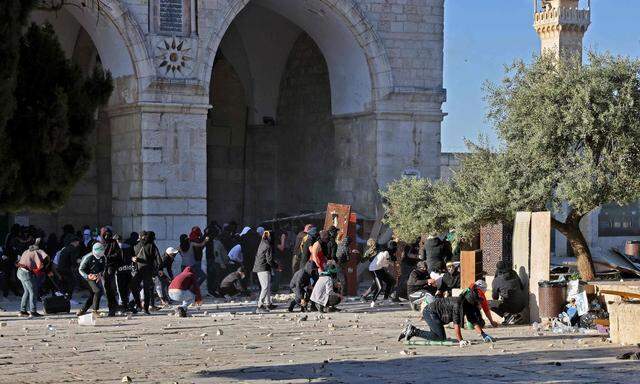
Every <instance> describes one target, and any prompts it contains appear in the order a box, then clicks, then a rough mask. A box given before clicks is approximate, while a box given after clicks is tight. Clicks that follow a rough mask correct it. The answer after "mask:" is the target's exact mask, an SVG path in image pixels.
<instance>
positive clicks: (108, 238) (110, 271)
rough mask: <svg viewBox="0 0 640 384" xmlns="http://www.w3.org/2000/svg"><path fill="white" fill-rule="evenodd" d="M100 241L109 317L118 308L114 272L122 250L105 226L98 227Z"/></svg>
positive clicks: (118, 264)
mask: <svg viewBox="0 0 640 384" xmlns="http://www.w3.org/2000/svg"><path fill="white" fill-rule="evenodd" d="M99 240H100V242H101V243H102V245H104V256H105V263H106V265H105V271H104V274H103V278H104V280H103V283H104V290H105V293H106V296H107V304H108V307H109V314H108V315H109V317H112V316H115V315H116V311H117V310H118V288H117V283H116V273H117V272H118V268H120V266H121V265H122V250H121V249H120V246H119V245H118V242H117V241H116V240H115V239H114V238H113V232H112V231H111V229H109V228H107V227H103V228H101V229H100V238H99Z"/></svg>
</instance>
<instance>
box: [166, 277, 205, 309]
mask: <svg viewBox="0 0 640 384" xmlns="http://www.w3.org/2000/svg"><path fill="white" fill-rule="evenodd" d="M169 297H170V298H171V300H175V301H178V302H180V301H181V302H182V305H179V306H178V308H176V314H177V315H178V316H180V317H186V316H187V308H188V307H189V305H190V304H191V303H193V302H194V301H195V303H196V305H201V304H202V294H201V293H200V285H199V284H198V278H197V276H196V272H195V270H194V269H193V267H191V266H188V267H186V268H185V269H184V270H183V271H182V272H181V273H180V274H179V275H178V276H176V277H174V278H173V280H172V281H171V284H170V285H169Z"/></svg>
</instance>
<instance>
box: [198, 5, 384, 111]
mask: <svg viewBox="0 0 640 384" xmlns="http://www.w3.org/2000/svg"><path fill="white" fill-rule="evenodd" d="M250 2H255V3H256V4H259V5H261V6H265V7H267V8H270V9H271V10H272V11H275V12H277V13H279V14H281V15H282V16H284V17H285V18H287V19H290V20H291V21H292V22H293V23H295V24H297V25H298V26H300V27H301V28H302V29H303V30H305V31H306V32H307V33H309V35H310V36H311V37H312V38H313V39H314V40H315V41H316V42H317V43H318V45H319V47H320V49H321V50H322V52H323V54H324V55H325V57H326V58H327V62H328V65H329V71H330V76H331V80H332V81H331V82H332V84H334V86H332V99H333V100H334V106H333V111H334V114H336V115H343V114H345V115H346V114H349V113H359V112H364V111H370V110H372V109H373V105H374V104H375V103H376V101H379V100H381V99H383V98H384V97H385V96H387V95H388V94H389V93H390V92H391V91H392V89H393V78H392V72H391V67H390V65H389V61H388V57H387V54H386V50H385V48H384V45H383V44H382V41H381V39H380V38H379V37H378V35H377V33H376V31H375V29H374V28H373V26H372V25H371V23H370V22H369V21H368V20H367V18H366V16H365V15H364V13H363V11H362V10H361V9H360V7H359V5H358V4H357V3H356V2H355V1H353V0H338V1H336V0H312V1H311V2H305V3H304V4H303V3H301V2H293V1H283V0H231V1H230V2H229V5H228V6H227V7H226V9H227V12H226V13H225V15H224V17H223V18H222V21H221V22H220V23H219V24H218V25H217V26H216V28H214V29H213V30H212V31H211V32H210V34H209V36H207V37H206V38H205V39H204V46H205V47H206V51H207V52H208V53H207V57H206V58H205V59H204V62H205V65H203V66H202V71H201V73H200V74H199V78H200V79H201V81H202V82H203V84H204V85H205V86H206V87H207V88H209V87H210V82H211V74H212V68H213V62H214V59H215V55H216V53H217V51H218V48H219V46H220V43H221V41H222V38H223V37H224V35H225V33H226V31H227V29H228V28H229V26H230V25H231V22H232V21H233V20H234V19H235V18H236V17H237V16H238V14H239V13H240V12H241V11H242V10H243V9H244V8H245V7H246V6H247V5H248V4H249V3H250ZM309 3H311V4H312V5H314V6H315V7H316V8H314V9H311V8H307V7H308V4H309ZM296 7H297V8H296ZM300 7H303V8H304V9H305V10H306V11H308V12H311V13H316V14H318V16H319V17H329V19H326V20H325V22H329V21H331V22H334V23H335V22H339V24H340V26H342V27H346V28H345V29H346V31H347V32H348V33H341V35H340V36H341V38H337V39H331V40H332V41H331V42H329V41H328V40H327V39H329V38H330V37H326V36H321V35H320V34H319V33H314V32H318V31H314V28H309V27H310V26H309V25H306V24H305V22H304V21H302V20H301V19H300V17H299V16H300V15H299V9H300ZM296 12H298V14H296ZM327 28H329V27H327ZM336 33H338V32H336ZM328 35H331V34H328ZM334 35H335V33H334ZM340 42H343V43H347V46H348V43H350V42H353V43H355V44H354V45H357V49H358V50H360V51H361V52H362V54H363V57H364V60H361V61H360V62H349V61H348V59H349V57H351V55H343V56H341V57H336V56H338V55H339V51H337V50H336V51H334V52H332V51H331V50H332V49H334V48H335V49H338V47H339V46H340V45H339V43H340ZM347 46H345V48H344V49H348V48H346V47H347ZM348 47H349V48H353V47H352V46H348ZM356 61H357V60H356ZM354 68H357V70H354ZM363 70H364V71H363ZM339 71H343V72H342V73H337V72H339ZM362 73H366V74H367V75H368V79H367V81H368V83H369V85H368V88H369V89H368V92H367V94H366V95H360V94H359V93H360V92H358V88H361V87H360V85H361V84H360V85H359V84H355V82H357V81H358V75H359V74H362ZM336 87H343V88H344V90H343V91H337V88H336ZM351 100H356V102H353V101H351ZM354 104H357V105H354Z"/></svg>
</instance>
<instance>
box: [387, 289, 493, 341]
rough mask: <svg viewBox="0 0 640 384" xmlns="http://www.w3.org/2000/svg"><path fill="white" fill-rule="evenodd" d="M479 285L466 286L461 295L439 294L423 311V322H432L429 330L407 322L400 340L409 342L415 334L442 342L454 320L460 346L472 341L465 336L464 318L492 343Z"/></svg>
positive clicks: (483, 337)
mask: <svg viewBox="0 0 640 384" xmlns="http://www.w3.org/2000/svg"><path fill="white" fill-rule="evenodd" d="M479 286H481V284H479V285H473V286H472V287H471V288H469V289H466V290H465V291H464V292H463V293H462V294H461V295H460V296H459V297H439V298H436V299H435V300H434V301H433V302H431V303H430V304H429V305H427V307H426V308H425V310H424V312H423V313H422V316H423V319H424V321H425V322H426V323H427V325H429V331H424V330H421V329H419V328H417V327H414V326H413V325H411V324H408V325H407V326H406V327H405V329H404V330H403V331H402V333H400V336H399V337H398V341H402V340H405V341H409V340H411V338H413V337H420V338H423V339H427V340H435V341H443V340H446V338H447V335H446V332H445V330H444V326H445V325H446V324H448V323H450V322H453V329H454V332H455V336H456V339H457V340H458V343H459V345H460V346H461V347H463V346H467V345H469V344H470V342H469V341H467V340H464V339H463V338H462V327H463V326H464V324H465V318H466V320H467V321H469V322H470V323H471V324H473V328H474V329H475V331H476V332H477V333H478V335H480V337H481V338H482V340H483V341H484V342H487V343H489V342H493V341H494V339H493V338H492V337H491V336H489V335H488V334H486V333H485V332H484V330H483V329H482V327H483V326H484V324H485V323H484V320H482V315H481V314H480V306H481V302H482V294H483V292H482V291H481V288H480V287H479Z"/></svg>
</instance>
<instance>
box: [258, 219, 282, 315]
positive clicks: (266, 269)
mask: <svg viewBox="0 0 640 384" xmlns="http://www.w3.org/2000/svg"><path fill="white" fill-rule="evenodd" d="M271 242H272V239H271V233H270V232H269V231H265V232H264V233H263V234H262V240H261V241H260V245H259V246H258V253H257V254H256V258H255V262H254V264H253V272H255V273H257V274H258V281H260V297H259V298H258V308H257V309H256V312H257V313H261V312H269V310H271V309H274V308H275V307H276V306H275V305H273V304H272V303H271V270H272V269H275V268H278V264H277V263H276V261H275V259H274V258H273V244H272V243H271Z"/></svg>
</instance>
